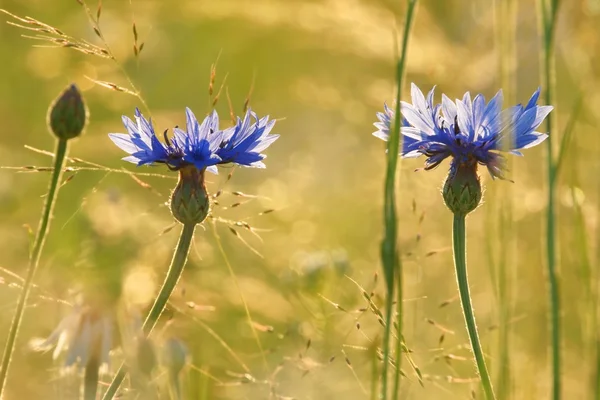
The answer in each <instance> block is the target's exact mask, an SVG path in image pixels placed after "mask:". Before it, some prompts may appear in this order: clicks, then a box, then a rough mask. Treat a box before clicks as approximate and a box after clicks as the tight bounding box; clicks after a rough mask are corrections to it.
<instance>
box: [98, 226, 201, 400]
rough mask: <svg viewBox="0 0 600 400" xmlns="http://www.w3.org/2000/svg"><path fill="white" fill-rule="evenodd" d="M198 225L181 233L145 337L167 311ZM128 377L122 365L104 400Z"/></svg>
mask: <svg viewBox="0 0 600 400" xmlns="http://www.w3.org/2000/svg"><path fill="white" fill-rule="evenodd" d="M195 228H196V225H194V224H184V225H183V230H182V231H181V236H179V242H178V243H177V248H176V249H175V253H174V254H173V259H172V260H171V265H170V266H169V271H168V272H167V277H166V278H165V281H164V282H163V285H162V287H161V288H160V292H158V296H156V299H155V300H154V304H153V305H152V308H151V309H150V312H149V313H148V316H147V317H146V320H145V321H144V327H143V331H144V335H146V336H148V335H149V334H150V332H152V329H154V326H155V325H156V322H157V321H158V319H159V318H160V315H161V314H162V312H163V310H164V309H165V307H166V305H167V302H168V301H169V297H171V293H173V289H175V286H176V285H177V282H178V281H179V278H180V277H181V273H182V272H183V267H184V266H185V262H186V260H187V257H188V253H189V250H190V245H191V243H192V238H193V237H194V229H195ZM126 375H127V371H126V370H125V366H124V364H121V366H120V367H119V370H118V371H117V374H116V375H115V377H114V378H113V380H112V382H111V383H110V386H109V387H108V389H107V390H106V393H104V397H102V399H103V400H111V399H112V398H113V397H114V396H115V394H116V393H117V390H118V389H119V386H120V385H121V383H122V382H123V380H124V379H125V376H126Z"/></svg>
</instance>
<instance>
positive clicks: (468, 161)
mask: <svg viewBox="0 0 600 400" xmlns="http://www.w3.org/2000/svg"><path fill="white" fill-rule="evenodd" d="M434 89H435V87H434V88H433V89H431V91H430V92H429V94H428V95H427V98H425V96H424V95H423V93H422V92H421V90H419V88H418V87H417V86H416V85H415V84H414V83H413V84H412V86H411V97H412V103H413V104H410V103H407V102H402V117H403V121H402V128H401V132H402V134H403V135H404V140H403V143H402V151H401V155H402V156H403V157H418V156H420V155H421V154H423V155H425V156H427V160H426V161H425V169H426V170H429V169H432V168H435V167H437V166H438V165H439V164H440V163H441V162H442V161H443V160H444V159H445V158H447V157H452V158H453V163H452V167H453V168H454V167H456V166H457V165H473V166H476V164H477V163H479V164H482V165H485V166H486V167H487V168H488V170H489V172H490V174H491V175H492V178H501V179H504V170H505V165H506V162H505V158H504V156H503V155H502V154H500V153H499V152H500V151H508V152H509V153H511V154H516V155H522V154H521V153H520V152H519V151H518V150H519V149H527V148H530V147H533V146H535V145H537V144H539V143H541V142H543V141H544V140H545V139H546V138H547V137H548V135H546V134H543V133H539V132H536V131H535V129H536V128H537V127H538V126H539V125H540V124H541V123H542V121H543V120H544V118H545V117H546V116H547V115H548V114H549V113H550V111H552V108H553V107H552V106H538V105H537V104H536V103H537V100H538V97H539V95H540V89H538V90H536V92H535V93H534V94H533V96H531V99H529V102H528V103H527V105H526V106H525V107H523V106H522V105H521V104H518V105H516V106H514V107H511V108H508V109H505V110H502V91H501V90H500V91H498V93H497V94H496V95H495V96H494V97H493V98H492V99H491V100H490V101H489V102H488V103H487V104H486V102H485V98H484V97H483V96H482V95H480V94H478V95H477V96H476V97H475V98H474V99H473V100H472V101H471V95H470V94H469V92H467V93H465V95H464V96H463V99H462V100H458V99H457V100H456V102H453V101H451V100H450V99H449V98H448V97H447V96H446V95H442V103H441V104H435V105H434V103H433V96H434ZM384 107H385V109H384V112H383V113H378V114H377V117H378V119H379V121H380V122H377V123H375V124H374V125H375V126H376V127H377V128H378V131H376V132H375V133H373V134H374V135H375V136H377V137H379V138H381V139H383V140H387V139H388V138H389V135H390V127H391V125H392V124H391V122H392V121H393V119H394V111H393V110H391V109H390V108H389V107H387V105H385V106H384Z"/></svg>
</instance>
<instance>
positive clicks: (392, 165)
mask: <svg viewBox="0 0 600 400" xmlns="http://www.w3.org/2000/svg"><path fill="white" fill-rule="evenodd" d="M416 5H417V0H408V8H407V12H406V21H405V25H404V33H403V38H402V49H401V54H400V58H399V59H398V65H397V68H396V84H397V90H396V109H395V119H394V126H393V129H392V132H391V134H390V138H389V140H388V142H387V170H386V177H385V187H384V210H383V214H384V224H385V234H384V238H383V241H382V242H381V261H382V265H383V274H384V277H385V283H386V289H387V297H386V326H385V330H384V337H383V360H384V361H383V366H382V369H381V394H380V398H381V399H386V398H387V395H388V393H387V391H388V365H389V363H388V361H387V360H389V355H390V332H391V329H392V327H393V323H392V314H393V313H392V309H393V301H394V286H395V285H397V286H398V295H397V297H398V299H399V300H398V302H397V312H398V332H401V331H402V266H401V263H400V257H399V256H398V254H399V251H398V248H397V247H398V246H397V239H398V221H397V215H396V172H397V169H398V158H399V157H398V154H399V152H400V123H401V121H402V119H401V117H400V97H401V92H402V81H403V77H404V72H405V66H406V53H407V49H408V41H409V38H410V30H411V27H412V22H413V18H414V12H415V7H416ZM400 341H401V338H400V337H399V338H398V342H399V344H398V346H401V343H400ZM401 355H402V353H401V352H400V351H397V352H396V363H397V364H396V371H398V372H396V374H395V382H396V383H395V384H394V393H397V391H398V390H399V381H400V375H399V371H400V362H401V360H402V358H401ZM395 398H396V397H395Z"/></svg>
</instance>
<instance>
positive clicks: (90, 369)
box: [83, 356, 100, 400]
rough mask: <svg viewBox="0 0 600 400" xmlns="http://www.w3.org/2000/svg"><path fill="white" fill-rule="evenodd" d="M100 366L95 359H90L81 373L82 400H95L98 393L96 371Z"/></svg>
mask: <svg viewBox="0 0 600 400" xmlns="http://www.w3.org/2000/svg"><path fill="white" fill-rule="evenodd" d="M99 368H100V365H99V363H98V358H97V357H95V356H94V357H92V359H90V361H88V363H87V365H86V366H85V371H84V373H83V399H84V400H96V394H97V393H98V371H99Z"/></svg>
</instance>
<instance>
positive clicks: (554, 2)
mask: <svg viewBox="0 0 600 400" xmlns="http://www.w3.org/2000/svg"><path fill="white" fill-rule="evenodd" d="M540 3H541V13H542V18H541V19H542V28H543V37H544V42H543V51H542V54H543V60H542V82H543V86H544V89H545V102H546V104H554V72H555V71H554V67H555V66H554V28H555V22H556V16H557V12H558V0H551V1H550V2H547V1H546V0H540ZM547 3H549V4H547ZM555 115H556V113H552V114H551V115H550V116H549V117H548V118H546V131H547V132H548V139H546V146H547V149H548V157H547V158H548V164H547V169H548V208H547V210H546V258H547V262H548V274H547V275H548V296H549V301H550V330H551V348H552V399H553V400H559V399H560V398H561V376H560V373H561V372H560V371H561V358H560V293H559V287H558V277H557V273H556V246H557V243H556V228H555V215H556V212H555V196H556V179H555V174H556V162H555V157H554V147H553V143H554V140H553V136H554V135H553V133H554V132H553V125H554V118H555Z"/></svg>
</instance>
